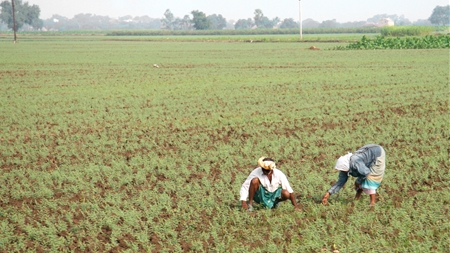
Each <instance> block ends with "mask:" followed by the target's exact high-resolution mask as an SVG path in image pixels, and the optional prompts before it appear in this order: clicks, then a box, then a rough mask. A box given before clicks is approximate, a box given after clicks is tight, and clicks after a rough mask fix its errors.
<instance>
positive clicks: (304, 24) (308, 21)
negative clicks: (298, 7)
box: [302, 18, 320, 28]
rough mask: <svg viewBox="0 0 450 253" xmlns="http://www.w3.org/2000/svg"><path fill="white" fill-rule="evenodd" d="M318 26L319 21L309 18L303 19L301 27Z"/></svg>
mask: <svg viewBox="0 0 450 253" xmlns="http://www.w3.org/2000/svg"><path fill="white" fill-rule="evenodd" d="M319 26H320V23H319V22H318V21H315V20H313V19H311V18H308V19H305V20H303V22H302V27H303V28H318V27H319Z"/></svg>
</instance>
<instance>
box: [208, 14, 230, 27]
mask: <svg viewBox="0 0 450 253" xmlns="http://www.w3.org/2000/svg"><path fill="white" fill-rule="evenodd" d="M207 18H208V19H209V20H210V21H211V29H214V30H222V29H223V28H225V27H226V26H227V20H226V19H225V18H224V17H222V15H221V14H219V15H216V14H212V15H209V16H208V17H207Z"/></svg>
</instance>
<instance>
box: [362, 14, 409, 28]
mask: <svg viewBox="0 0 450 253" xmlns="http://www.w3.org/2000/svg"><path fill="white" fill-rule="evenodd" d="M385 18H389V19H392V21H394V24H395V25H397V26H405V25H410V24H411V21H409V19H407V18H405V16H404V15H401V16H398V15H395V14H394V15H388V14H377V15H375V16H373V17H371V18H369V19H367V22H370V23H375V24H378V23H379V22H380V21H381V20H382V19H385Z"/></svg>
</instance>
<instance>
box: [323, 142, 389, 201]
mask: <svg viewBox="0 0 450 253" xmlns="http://www.w3.org/2000/svg"><path fill="white" fill-rule="evenodd" d="M385 168H386V153H385V152H384V149H383V147H381V146H380V145H376V144H368V145H365V146H364V147H362V148H360V149H358V150H357V151H356V152H355V153H354V154H352V153H348V154H347V155H344V156H341V157H339V159H338V160H337V162H336V166H335V169H336V170H339V179H338V181H337V182H336V183H335V184H334V185H333V186H332V187H331V188H330V189H329V190H328V191H327V193H325V196H323V198H322V204H324V205H326V204H328V198H329V197H330V195H331V194H335V193H337V192H338V191H339V190H340V189H341V188H342V187H343V186H344V185H345V183H346V182H347V179H348V176H349V175H351V176H353V177H356V178H357V179H356V181H355V190H356V195H355V199H357V200H358V199H359V198H360V197H361V193H362V192H364V193H366V194H369V195H370V205H371V206H373V205H375V195H376V189H377V188H378V187H379V186H380V184H381V181H382V180H383V176H384V170H385Z"/></svg>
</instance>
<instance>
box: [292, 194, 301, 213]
mask: <svg viewBox="0 0 450 253" xmlns="http://www.w3.org/2000/svg"><path fill="white" fill-rule="evenodd" d="M290 195H291V196H290V200H291V203H292V205H293V206H294V209H295V211H301V209H300V207H299V206H298V205H297V200H296V199H295V194H294V193H291V194H290Z"/></svg>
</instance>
